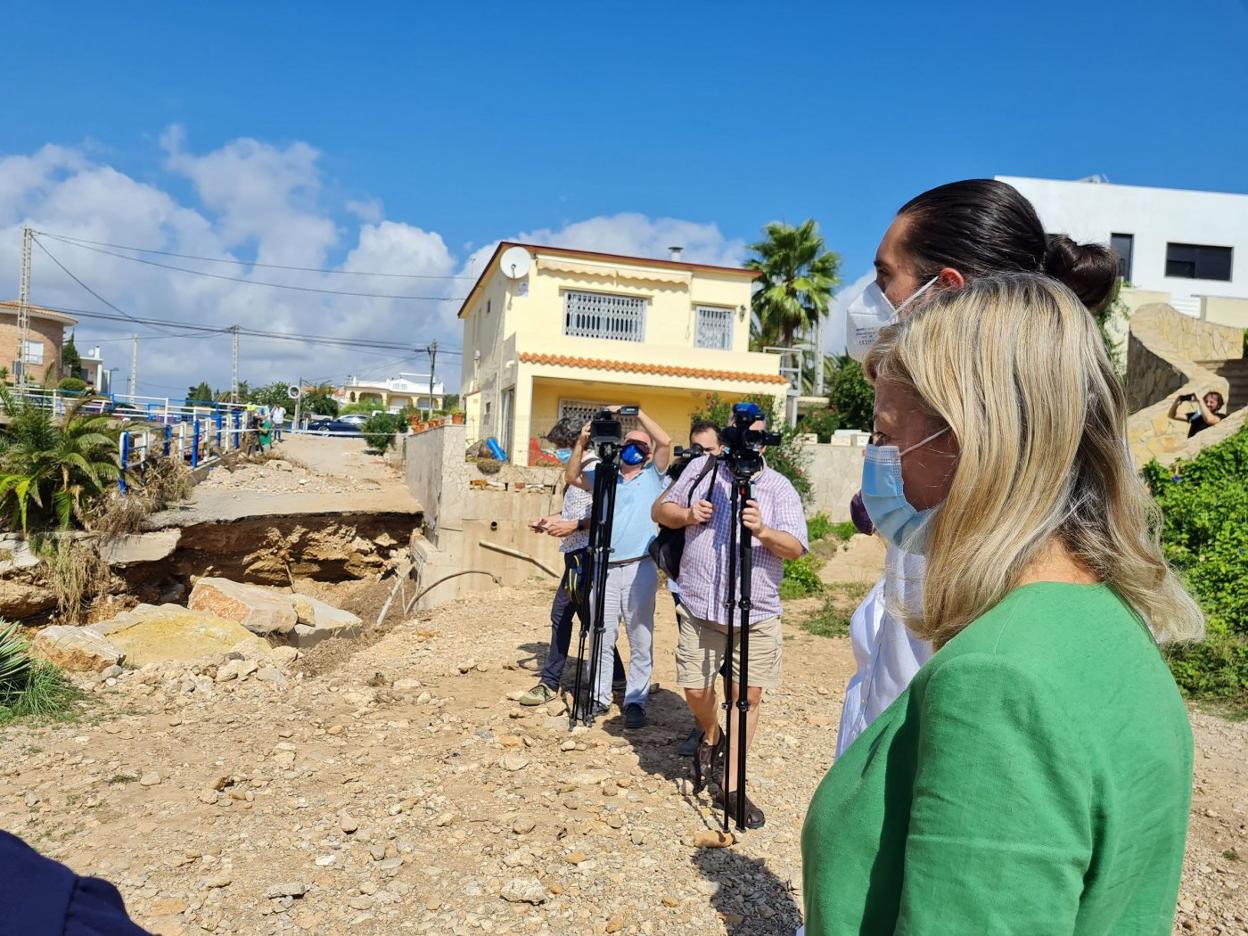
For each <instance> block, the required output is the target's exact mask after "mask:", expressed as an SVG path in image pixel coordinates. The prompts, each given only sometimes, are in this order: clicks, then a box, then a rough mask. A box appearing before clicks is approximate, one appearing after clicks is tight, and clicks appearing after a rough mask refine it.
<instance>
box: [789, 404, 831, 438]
mask: <svg viewBox="0 0 1248 936" xmlns="http://www.w3.org/2000/svg"><path fill="white" fill-rule="evenodd" d="M797 428H798V429H800V430H801V431H802V432H806V433H812V432H813V433H814V434H815V435H816V436H817V437H818V439H819V441H820V442H830V441H831V440H832V434H833V433H834V432H836V430H837V429H840V428H841V415H840V413H838V412H836V411H835V410H832V409H820V410H815V411H814V412H813V413H807V414H806V415H805V416H803V417H801V419H800V420H799V421H798V424H797Z"/></svg>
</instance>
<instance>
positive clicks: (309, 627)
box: [290, 595, 364, 648]
mask: <svg viewBox="0 0 1248 936" xmlns="http://www.w3.org/2000/svg"><path fill="white" fill-rule="evenodd" d="M292 605H293V607H294V609H295V614H296V616H297V617H298V619H299V623H297V624H296V625H295V630H294V633H293V634H292V635H291V638H290V642H291V643H292V644H294V645H295V646H296V647H301V648H307V647H311V646H314V645H315V644H318V643H320V642H321V641H322V640H327V639H328V638H330V637H358V636H360V633H361V631H362V630H363V627H364V622H363V621H361V620H360V619H359V618H358V617H356V616H355V615H354V614H352V613H351V612H350V611H343V610H342V609H341V608H335V607H334V606H333V605H328V604H326V603H325V602H323V601H318V600H317V599H315V598H309V597H308V596H307V595H293V596H292Z"/></svg>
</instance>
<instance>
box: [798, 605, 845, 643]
mask: <svg viewBox="0 0 1248 936" xmlns="http://www.w3.org/2000/svg"><path fill="white" fill-rule="evenodd" d="M798 626H799V627H800V628H801V629H802V630H804V631H806V633H808V634H814V635H815V636H816V637H843V636H844V635H846V634H848V633H849V616H848V615H847V614H846V613H845V612H844V611H842V610H841V609H840V607H839V603H838V601H837V599H836V598H825V599H824V602H823V607H821V608H820V609H819V610H818V611H816V612H815V613H814V614H812V615H811V616H810V617H808V618H806V620H804V621H800V622H798Z"/></svg>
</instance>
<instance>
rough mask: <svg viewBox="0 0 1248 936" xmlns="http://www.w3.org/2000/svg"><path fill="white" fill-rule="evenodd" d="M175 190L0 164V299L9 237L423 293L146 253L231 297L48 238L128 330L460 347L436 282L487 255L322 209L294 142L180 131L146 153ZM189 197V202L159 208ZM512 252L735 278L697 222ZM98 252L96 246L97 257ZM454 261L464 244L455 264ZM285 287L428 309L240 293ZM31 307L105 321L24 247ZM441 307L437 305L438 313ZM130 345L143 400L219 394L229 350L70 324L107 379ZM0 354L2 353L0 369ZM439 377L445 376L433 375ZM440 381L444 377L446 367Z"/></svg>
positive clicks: (728, 253) (350, 368) (394, 360)
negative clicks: (173, 324)
mask: <svg viewBox="0 0 1248 936" xmlns="http://www.w3.org/2000/svg"><path fill="white" fill-rule="evenodd" d="M160 144H161V147H162V149H163V151H164V156H165V161H164V168H165V171H166V172H168V173H169V174H170V176H172V177H173V178H172V179H166V180H162V179H161V178H159V177H158V178H157V179H154V180H151V181H141V180H138V179H135V178H133V177H131V176H129V175H127V174H125V173H123V172H121V171H118V170H117V169H115V168H113V167H112V166H110V165H108V164H107V163H106V162H105V161H104V160H103V159H102V158H101V157H100V156H99V155H97V154H96V151H94V150H91V149H89V148H88V147H86V146H83V147H78V148H69V147H59V146H45V147H43V148H41V149H40V150H38V151H37V152H35V153H33V154H30V155H23V154H14V155H7V156H0V293H2V294H3V295H0V298H8V297H9V296H13V295H16V293H17V270H18V262H19V258H18V253H19V249H20V244H21V228H22V227H23V226H26V225H30V226H32V227H34V228H35V229H37V230H41V231H46V232H50V233H56V234H64V235H68V236H71V237H76V238H83V239H87V240H92V241H101V242H106V243H112V244H127V245H137V246H140V247H149V248H155V249H159V250H164V251H170V252H173V253H180V254H191V255H195V256H198V257H210V258H217V259H220V260H246V261H258V262H262V263H271V264H281V265H287V266H298V267H310V268H316V269H331V270H343V271H384V272H390V273H404V274H418V275H419V276H422V277H430V278H405V277H393V276H366V275H358V276H356V275H352V276H344V275H331V274H327V273H318V272H307V271H296V270H282V269H271V268H263V267H261V268H256V267H251V266H248V265H237V264H231V263H212V262H204V261H200V260H184V259H179V258H174V257H167V256H161V255H158V254H144V255H142V256H143V257H144V259H147V260H149V261H152V263H156V264H167V265H172V266H179V267H186V268H190V269H194V270H199V271H204V272H208V273H212V274H216V275H217V276H218V277H236V278H238V279H242V280H244V281H246V282H241V283H240V282H232V281H230V280H228V279H221V278H212V277H204V276H193V275H188V274H186V273H182V272H176V271H173V270H169V269H165V268H162V267H159V266H153V265H143V264H138V263H134V262H132V261H130V260H125V259H121V258H119V257H115V256H108V255H106V254H103V253H98V252H92V251H89V250H86V249H83V248H82V247H75V246H71V245H68V244H65V243H63V242H59V241H56V240H53V239H50V238H48V239H44V240H43V242H44V243H45V244H46V246H47V247H48V249H49V250H50V251H51V252H52V253H53V254H55V255H56V257H57V258H58V259H60V261H61V262H62V263H64V264H65V266H66V267H68V268H69V269H70V270H72V271H73V272H74V273H75V274H76V275H77V276H78V277H79V278H81V279H82V280H83V281H84V282H85V283H86V284H88V285H89V286H91V287H92V288H93V289H95V290H96V291H97V292H99V293H100V294H101V295H102V296H104V297H106V298H107V299H109V300H111V301H112V302H114V303H116V304H117V305H118V306H120V307H121V308H123V309H125V310H127V311H128V312H130V313H131V314H133V315H136V316H142V317H153V318H160V319H170V320H175V321H181V322H188V323H194V324H197V325H210V326H214V327H222V328H224V327H228V326H229V325H232V324H235V323H238V324H241V325H243V326H244V327H250V328H256V329H264V330H267V331H278V332H284V333H289V334H292V335H333V336H338V337H350V338H372V339H377V340H383V341H397V342H405V343H406V342H410V343H411V347H412V348H423V347H424V346H425V345H426V344H427V343H428V342H429V341H430V340H431V339H433V338H437V339H438V340H439V342H441V343H442V344H443V346H444V347H447V348H456V347H458V346H459V345H460V342H461V340H462V335H461V331H460V323H459V322H458V320H457V319H456V317H455V314H456V312H457V311H458V303H457V302H456V301H453V300H454V298H455V297H458V296H462V295H464V293H465V292H466V291H467V289H468V288H469V286H470V281H468V280H464V279H446V278H444V277H448V276H450V275H454V274H458V275H460V276H464V275H475V274H476V273H477V272H479V271H480V269H481V266H482V264H483V263H484V261H485V258H487V257H488V256H489V255H490V253H491V252H492V251H493V249H494V247H495V245H496V244H497V243H498V242H497V241H493V242H491V243H489V244H488V245H486V246H483V247H480V248H478V249H476V250H475V251H473V252H472V253H471V254H470V255H469V256H467V257H466V258H465V257H463V253H462V252H461V253H460V255H459V256H457V255H456V254H455V253H453V252H452V251H451V250H450V249H449V248H448V247H447V245H446V243H445V241H444V239H443V237H442V236H441V235H440V234H439V233H437V232H436V231H431V230H427V229H424V228H421V227H418V226H415V225H412V224H407V223H403V222H401V221H397V220H392V219H386V218H385V217H384V209H383V205H382V202H381V201H380V200H379V199H376V198H372V197H368V196H364V197H356V198H352V199H349V200H346V199H344V200H342V201H341V202H336V201H335V202H332V203H331V202H330V198H329V196H328V195H327V194H326V193H327V192H332V191H337V190H338V187H337V186H335V185H327V184H326V181H327V180H326V179H325V176H324V172H323V169H322V168H321V167H320V165H319V153H318V152H317V150H316V149H315V148H313V147H312V146H309V145H308V144H306V143H302V142H294V143H290V144H288V145H284V146H275V145H272V144H269V143H265V142H263V141H259V140H254V139H237V140H232V141H229V142H227V143H226V144H224V145H223V146H221V147H220V148H218V149H215V150H211V151H208V152H203V153H197V152H195V151H194V150H193V149H192V148H191V147H190V145H189V144H188V142H187V137H186V134H185V133H184V131H183V130H182V129H181V128H180V127H177V126H174V127H170V128H169V129H168V130H167V131H166V132H165V133H164V135H163V136H162V137H161V141H160ZM181 180H185V181H186V182H189V183H190V186H191V190H192V192H193V197H191V198H190V199H189V200H188V199H186V198H183V197H179V196H176V195H175V194H173V193H174V192H177V191H179V190H180V188H181V186H179V185H178V184H177V183H178V182H180V181H181ZM508 239H511V240H523V241H528V242H536V243H548V244H557V245H560V246H569V247H580V248H583V249H588V250H601V251H606V252H612V253H622V254H633V255H638V256H649V257H666V256H667V255H668V248H669V247H671V246H673V245H679V246H683V247H684V248H685V254H684V256H685V258H686V259H688V260H693V261H701V262H706V263H720V264H736V263H739V262H740V261H741V260H742V259H743V258H744V256H745V253H746V246H745V244H744V242H742V241H740V240H735V239H730V238H727V237H725V236H724V235H723V233H722V232H721V231H720V230H719V228H718V227H717V226H716V225H715V224H712V223H698V222H692V221H683V220H679V219H674V218H653V219H652V218H649V217H647V216H645V215H642V214H637V213H620V214H615V215H609V216H600V217H594V218H589V219H585V220H579V221H573V222H569V223H567V224H565V225H564V226H562V227H559V228H541V229H536V230H530V231H526V232H521V233H519V234H517V235H515V236H514V237H510V238H508ZM105 249H108V248H105ZM466 249H467V247H465V251H466ZM260 282H268V283H282V284H288V285H298V286H305V287H314V288H318V289H333V290H340V291H346V292H362V293H377V294H386V295H391V296H395V295H397V296H419V297H428V298H425V299H421V300H419V301H408V300H404V299H395V298H366V297H362V296H345V295H325V294H319V293H311V292H301V291H295V290H288V289H277V288H269V287H262V286H259V285H251V284H255V283H260ZM32 298H33V299H34V301H35V302H38V303H43V304H46V305H50V306H55V307H60V308H68V309H83V310H87V311H96V312H98V311H108V310H107V309H106V308H105V307H103V306H102V305H101V304H100V303H99V302H97V301H96V300H95V299H93V298H92V297H91V296H89V295H88V294H86V293H85V292H84V291H83V290H82V289H81V287H79V286H78V285H76V284H75V283H74V282H72V281H71V280H70V279H69V277H67V276H66V275H65V274H64V273H63V272H61V271H60V270H59V269H58V268H57V267H56V266H55V265H54V264H53V262H52V261H51V260H50V259H49V258H48V257H47V256H46V255H44V254H43V253H42V251H41V250H40V249H39V248H38V247H36V249H35V254H34V269H33V278H32ZM438 300H441V301H438ZM135 332H137V333H138V334H139V335H140V336H141V339H140V358H139V384H140V392H142V393H146V394H150V395H153V396H164V395H166V394H169V395H175V396H176V395H180V394H181V393H183V392H184V388H185V387H186V386H188V385H190V384H194V383H198V382H199V381H200V380H207V381H209V383H211V384H212V385H214V386H216V387H225V386H228V384H229V380H230V338H229V336H228V335H220V336H210V337H207V338H195V339H186V338H176V339H171V338H167V337H165V336H164V335H162V334H160V333H158V332H156V331H154V330H153V329H151V328H148V327H144V326H137V325H129V324H128V323H115V322H109V321H102V320H99V319H93V318H89V317H85V316H84V317H83V318H82V319H81V322H80V324H79V326H78V344H79V346H80V347H84V348H85V347H89V346H91V345H93V344H95V343H96V342H103V346H104V354H105V359H106V364H105V366H110V365H112V366H116V367H118V368H120V371H119V373H118V374H117V379H118V381H119V383H120V382H124V379H125V376H126V374H127V373H128V371H129V361H130V346H129V342H128V341H127V340H125V338H126V336H128V335H130V334H131V333H135ZM8 356H9V353H8V352H7V351H5V350H4V349H0V362H2V361H3V359H4V358H6V357H8ZM240 356H241V375H242V377H243V378H244V379H247V380H249V381H251V382H252V383H253V384H256V383H267V382H269V381H271V380H278V379H280V380H292V379H294V378H296V377H299V376H302V377H304V378H305V379H319V378H326V379H335V380H340V379H342V378H343V377H344V376H345V375H346V374H348V373H364V374H366V373H373V374H378V375H380V373H381V372H389V373H396V372H397V371H398V370H400V369H403V370H407V371H413V370H415V371H420V370H424V369H425V368H426V367H427V361H426V360H425V359H424V358H423V356H420V355H418V354H417V353H416V352H415V351H413V352H412V353H411V354H409V355H407V359H406V360H400V358H401V357H402V352H399V351H377V352H356V351H347V350H339V349H335V348H327V347H324V346H317V345H311V344H306V343H300V342H293V341H289V342H287V341H271V340H262V339H259V338H250V337H247V336H244V337H243V339H242V341H241V355H240ZM444 367H445V370H444ZM438 369H439V371H440V372H442V373H451V374H453V373H455V372H456V371H457V370H458V362H457V361H455V360H454V359H453V358H451V359H449V360H448V361H447V362H446V364H443V359H442V358H439V368H438Z"/></svg>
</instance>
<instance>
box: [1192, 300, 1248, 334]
mask: <svg viewBox="0 0 1248 936" xmlns="http://www.w3.org/2000/svg"><path fill="white" fill-rule="evenodd" d="M1200 317H1201V318H1202V319H1203V320H1204V321H1206V322H1213V323H1214V324H1215V325H1228V326H1230V327H1231V328H1237V329H1239V330H1240V331H1243V330H1244V329H1248V299H1229V298H1227V297H1225V296H1204V297H1203V298H1202V299H1201V300H1200Z"/></svg>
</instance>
